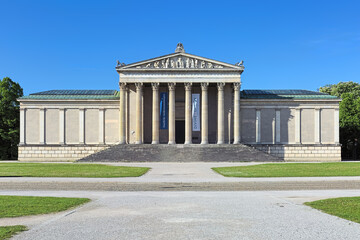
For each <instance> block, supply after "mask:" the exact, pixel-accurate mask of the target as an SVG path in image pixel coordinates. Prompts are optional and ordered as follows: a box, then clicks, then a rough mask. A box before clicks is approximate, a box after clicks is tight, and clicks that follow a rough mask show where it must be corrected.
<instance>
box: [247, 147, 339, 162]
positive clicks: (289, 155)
mask: <svg viewBox="0 0 360 240" xmlns="http://www.w3.org/2000/svg"><path fill="white" fill-rule="evenodd" d="M251 146H253V147H255V148H256V149H258V150H260V151H263V152H266V153H268V154H271V155H274V156H277V157H279V158H281V159H284V160H285V161H287V162H339V161H341V146H340V145H339V144H327V145H323V144H322V145H318V144H302V145H298V144H296V145H295V144H294V145H279V144H276V145H264V144H261V145H260V144H259V145H251Z"/></svg>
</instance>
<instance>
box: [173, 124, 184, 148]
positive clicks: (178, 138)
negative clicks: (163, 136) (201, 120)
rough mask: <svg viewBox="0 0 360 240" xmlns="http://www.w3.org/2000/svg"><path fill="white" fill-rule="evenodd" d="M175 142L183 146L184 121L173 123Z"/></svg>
mask: <svg viewBox="0 0 360 240" xmlns="http://www.w3.org/2000/svg"><path fill="white" fill-rule="evenodd" d="M175 142H176V143H177V144H184V142H185V120H176V121H175Z"/></svg>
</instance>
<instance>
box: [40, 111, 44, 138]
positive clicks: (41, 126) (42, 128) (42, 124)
mask: <svg viewBox="0 0 360 240" xmlns="http://www.w3.org/2000/svg"><path fill="white" fill-rule="evenodd" d="M39 120H40V122H39V133H40V138H39V140H40V144H45V109H44V108H40V117H39Z"/></svg>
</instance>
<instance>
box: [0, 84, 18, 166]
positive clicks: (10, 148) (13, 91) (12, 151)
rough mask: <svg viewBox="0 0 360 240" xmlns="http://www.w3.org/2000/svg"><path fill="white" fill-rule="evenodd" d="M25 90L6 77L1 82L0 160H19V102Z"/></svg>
mask: <svg viewBox="0 0 360 240" xmlns="http://www.w3.org/2000/svg"><path fill="white" fill-rule="evenodd" d="M22 96H23V89H22V88H21V87H20V85H19V84H18V83H16V82H13V81H12V80H11V79H10V78H8V77H6V78H4V79H2V80H1V81H0V159H17V144H18V143H19V135H20V134H19V133H20V131H19V125H20V113H19V109H20V106H19V102H18V101H17V100H16V99H17V98H19V97H22Z"/></svg>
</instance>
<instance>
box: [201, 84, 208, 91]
mask: <svg viewBox="0 0 360 240" xmlns="http://www.w3.org/2000/svg"><path fill="white" fill-rule="evenodd" d="M208 86H209V83H208V82H203V83H201V90H203V91H206V90H207V89H208Z"/></svg>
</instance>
